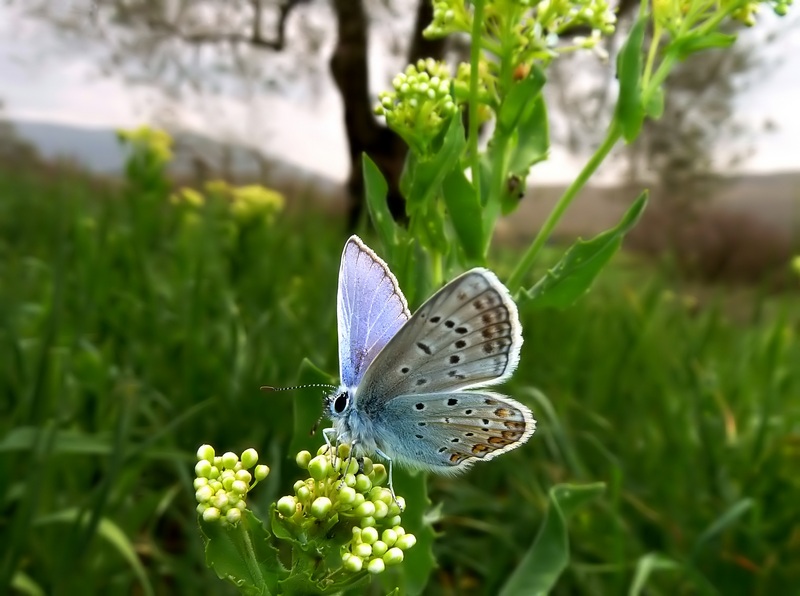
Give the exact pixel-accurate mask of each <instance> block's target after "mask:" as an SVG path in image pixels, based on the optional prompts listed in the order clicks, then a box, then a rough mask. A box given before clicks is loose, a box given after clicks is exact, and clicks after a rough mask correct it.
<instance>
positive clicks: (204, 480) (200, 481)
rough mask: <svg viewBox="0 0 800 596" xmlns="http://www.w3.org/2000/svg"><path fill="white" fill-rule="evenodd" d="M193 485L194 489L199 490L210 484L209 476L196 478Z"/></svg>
mask: <svg viewBox="0 0 800 596" xmlns="http://www.w3.org/2000/svg"><path fill="white" fill-rule="evenodd" d="M192 486H194V489H195V490H197V489H199V488H200V487H201V486H208V478H195V479H194V482H192Z"/></svg>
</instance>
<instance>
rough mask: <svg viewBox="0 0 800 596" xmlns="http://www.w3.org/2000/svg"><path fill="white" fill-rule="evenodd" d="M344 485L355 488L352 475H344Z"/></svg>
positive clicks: (354, 479)
mask: <svg viewBox="0 0 800 596" xmlns="http://www.w3.org/2000/svg"><path fill="white" fill-rule="evenodd" d="M344 483H345V485H346V486H355V485H356V477H355V476H354V475H353V474H345V476H344Z"/></svg>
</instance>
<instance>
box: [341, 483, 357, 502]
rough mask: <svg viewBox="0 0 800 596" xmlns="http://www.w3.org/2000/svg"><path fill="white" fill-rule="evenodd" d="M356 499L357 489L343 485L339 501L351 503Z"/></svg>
mask: <svg viewBox="0 0 800 596" xmlns="http://www.w3.org/2000/svg"><path fill="white" fill-rule="evenodd" d="M355 500H356V491H355V490H354V489H353V488H351V487H349V486H344V487H342V490H340V491H339V502H340V503H347V504H350V503H352V502H353V501H355Z"/></svg>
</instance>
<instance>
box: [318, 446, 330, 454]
mask: <svg viewBox="0 0 800 596" xmlns="http://www.w3.org/2000/svg"><path fill="white" fill-rule="evenodd" d="M329 450H330V447H329V446H328V445H323V446H322V447H320V448H319V449H317V455H325V454H326V453H328V451H329Z"/></svg>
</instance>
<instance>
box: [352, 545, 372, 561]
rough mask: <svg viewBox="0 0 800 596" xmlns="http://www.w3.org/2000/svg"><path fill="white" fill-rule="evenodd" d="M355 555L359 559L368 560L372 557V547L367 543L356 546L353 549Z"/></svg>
mask: <svg viewBox="0 0 800 596" xmlns="http://www.w3.org/2000/svg"><path fill="white" fill-rule="evenodd" d="M353 554H354V555H355V556H357V557H361V558H362V559H366V558H368V557H369V556H370V555H372V547H371V546H370V545H369V544H367V543H366V542H362V543H361V544H357V545H356V546H355V548H354V549H353Z"/></svg>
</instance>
